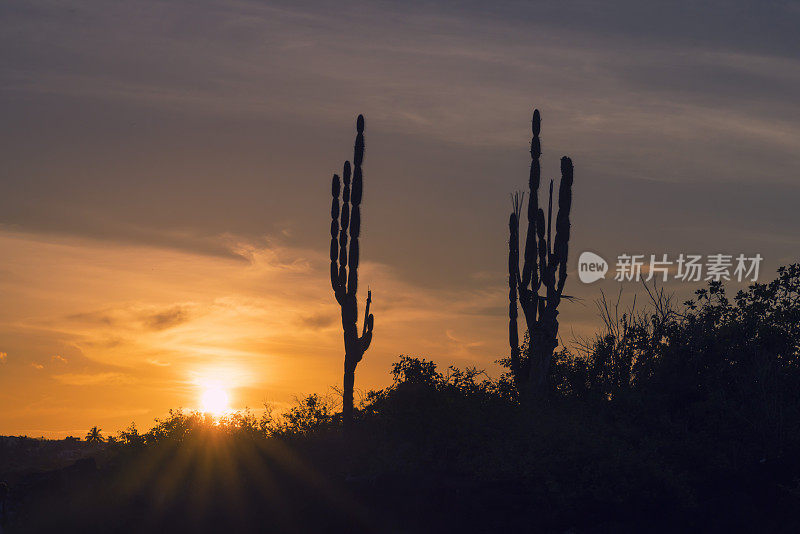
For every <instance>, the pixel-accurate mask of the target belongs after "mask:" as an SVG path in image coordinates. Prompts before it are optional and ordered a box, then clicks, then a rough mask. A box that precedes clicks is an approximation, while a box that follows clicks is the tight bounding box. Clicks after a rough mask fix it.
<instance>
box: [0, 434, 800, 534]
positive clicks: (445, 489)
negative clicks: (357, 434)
mask: <svg viewBox="0 0 800 534" xmlns="http://www.w3.org/2000/svg"><path fill="white" fill-rule="evenodd" d="M396 452H397V453H398V456H402V452H401V451H396ZM432 452H437V453H438V454H441V455H442V457H443V462H442V464H440V466H441V467H442V469H438V468H437V465H436V464H435V463H432V464H431V465H429V470H428V471H427V472H425V473H421V472H415V473H414V474H413V475H409V476H403V475H401V474H399V473H393V474H383V475H369V474H363V473H362V474H359V475H352V474H350V475H348V466H347V465H345V464H346V463H347V462H343V461H342V459H341V456H340V455H343V454H344V452H343V443H342V441H341V440H340V439H339V438H338V437H337V436H333V435H331V436H329V437H328V439H327V440H319V441H317V442H315V443H310V442H306V443H302V444H299V443H298V444H293V445H292V446H290V444H288V443H285V442H283V441H281V440H277V439H275V440H269V441H252V440H247V439H240V438H230V437H220V436H215V435H209V436H206V437H204V438H202V439H199V438H198V439H197V440H196V441H195V440H193V441H192V442H190V443H184V444H182V445H175V444H171V445H170V444H164V445H161V446H158V447H154V448H147V449H140V450H127V451H121V452H119V453H118V454H117V455H115V456H114V457H113V458H110V459H108V460H107V461H106V464H105V465H103V466H102V467H99V466H98V465H97V463H96V462H95V461H93V460H91V459H84V460H80V461H79V462H78V463H76V464H74V465H72V466H70V467H67V468H64V469H62V470H58V471H50V472H46V473H43V474H38V475H29V476H27V477H23V478H22V479H20V480H19V481H18V482H17V484H16V485H15V486H14V487H13V488H12V496H11V497H12V502H13V507H14V513H15V515H16V517H14V521H13V523H12V524H10V525H8V526H7V531H8V532H225V531H227V532H457V531H461V532H501V531H510V530H511V529H514V530H515V531H523V532H531V531H542V532H565V531H571V532H642V531H648V532H687V531H689V532H737V531H751V532H755V531H759V532H797V531H798V530H800V512H799V511H798V510H800V498H799V495H798V492H797V488H794V489H793V488H791V487H790V485H789V484H791V483H792V481H791V477H789V476H788V473H789V472H790V471H792V470H794V469H796V466H787V465H770V464H769V463H766V462H765V463H757V464H754V465H752V466H749V467H747V468H746V470H743V471H741V472H740V473H739V475H740V476H738V477H737V478H735V479H727V480H726V479H717V480H714V479H708V480H705V481H704V484H703V485H702V487H697V488H696V489H698V490H699V491H698V493H697V494H696V495H695V496H694V502H679V499H678V500H676V495H674V494H673V495H671V496H670V491H669V490H665V489H664V488H663V487H659V486H663V484H664V480H660V479H653V480H651V481H647V480H638V481H637V480H628V483H629V484H639V485H640V487H639V488H638V490H639V491H641V492H642V493H641V494H639V495H631V494H630V488H625V487H620V488H619V491H620V495H621V496H622V497H623V498H622V499H619V500H616V499H614V496H613V495H608V496H606V497H607V498H604V497H603V496H601V495H600V494H598V493H597V491H596V488H590V487H577V486H576V487H572V488H565V487H558V486H556V484H558V483H559V481H557V480H553V479H552V478H548V479H544V478H535V477H531V478H518V479H514V478H506V479H494V480H491V479H482V478H480V477H478V476H475V475H474V474H472V475H464V474H458V473H448V472H447V471H446V466H447V464H448V462H447V460H446V456H447V455H457V454H459V451H457V450H453V451H445V450H441V451H432ZM310 457H313V458H314V459H315V462H311V461H309V458H310ZM351 461H352V462H355V463H358V462H359V460H358V458H354V459H351ZM606 461H609V462H615V461H616V460H615V459H611V458H609V459H606ZM572 468H573V469H575V470H576V471H578V472H580V471H591V470H592V467H591V466H580V465H575V466H572ZM549 476H550V475H549V474H548V477H549ZM628 476H634V475H633V474H630V475H628ZM578 478H580V479H581V480H582V481H583V483H584V484H586V483H589V484H591V477H589V479H587V478H586V476H585V473H584V474H579V475H578ZM625 478H626V477H625V476H622V477H618V479H617V481H616V483H620V484H624V483H625V482H624V479H625ZM561 483H563V482H561ZM598 485H599V486H602V485H603V483H602V481H598ZM650 485H652V487H649V486H650ZM611 489H612V491H613V488H611ZM571 492H574V494H570V493H571ZM648 492H649V494H648ZM656 496H657V497H658V498H659V499H663V501H659V500H654V499H653V497H656Z"/></svg>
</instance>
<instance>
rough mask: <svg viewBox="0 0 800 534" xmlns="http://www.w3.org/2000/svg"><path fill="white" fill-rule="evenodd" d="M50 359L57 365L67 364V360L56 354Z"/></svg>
mask: <svg viewBox="0 0 800 534" xmlns="http://www.w3.org/2000/svg"><path fill="white" fill-rule="evenodd" d="M50 359H51V360H53V361H54V362H57V363H67V359H66V358H64V357H63V356H59V355H58V354H56V355H55V356H53V357H52V358H50Z"/></svg>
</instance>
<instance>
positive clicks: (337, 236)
mask: <svg viewBox="0 0 800 534" xmlns="http://www.w3.org/2000/svg"><path fill="white" fill-rule="evenodd" d="M356 130H357V132H358V133H357V134H356V143H355V148H354V150H353V174H352V178H353V183H352V188H351V185H350V162H349V161H345V162H344V169H343V171H342V181H343V182H344V189H343V191H342V200H341V207H340V205H339V190H340V188H341V186H340V183H339V175H337V174H334V175H333V183H332V185H331V194H332V196H333V200H332V202H331V285H332V286H333V294H334V296H335V297H336V302H338V303H339V306H340V307H341V309H342V330H343V331H344V384H343V388H342V419H343V424H344V427H345V429H347V428H349V427H350V426H351V425H352V423H353V387H354V384H355V377H356V366H357V365H358V362H360V361H361V358H363V356H364V352H366V350H367V349H368V348H369V344H370V342H371V341H372V327H373V323H374V318H373V316H372V314H371V313H370V312H369V305H370V304H371V303H372V292H371V291H367V305H366V310H365V311H364V325H363V329H362V331H361V335H360V336H359V335H358V326H357V324H356V323H357V321H358V300H357V299H356V293H357V291H358V235H359V233H360V231H361V196H362V192H363V176H362V173H361V164H362V162H363V161H364V117H363V116H362V115H359V116H358V120H357V121H356ZM348 231H349V237H350V243H349V252H348V242H347V241H348Z"/></svg>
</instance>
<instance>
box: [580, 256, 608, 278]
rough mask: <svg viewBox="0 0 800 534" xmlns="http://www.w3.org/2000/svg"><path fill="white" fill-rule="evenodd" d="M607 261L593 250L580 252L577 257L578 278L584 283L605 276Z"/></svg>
mask: <svg viewBox="0 0 800 534" xmlns="http://www.w3.org/2000/svg"><path fill="white" fill-rule="evenodd" d="M607 272H608V262H606V260H604V259H603V258H601V257H600V256H598V255H597V254H595V253H594V252H589V251H586V252H582V253H581V255H580V257H579V258H578V278H579V279H580V281H581V282H583V283H584V284H591V283H592V282H596V281H598V280H600V279H601V278H605V277H606V273H607Z"/></svg>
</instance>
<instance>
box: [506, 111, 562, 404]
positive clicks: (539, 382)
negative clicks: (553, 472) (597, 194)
mask: <svg viewBox="0 0 800 534" xmlns="http://www.w3.org/2000/svg"><path fill="white" fill-rule="evenodd" d="M540 127H541V117H540V115H539V110H538V109H537V110H534V112H533V120H532V122H531V130H532V132H533V137H532V139H531V170H530V180H529V188H530V191H529V194H528V213H527V217H528V231H527V236H526V239H525V256H524V263H523V267H522V275H521V276H520V273H519V214H520V209H519V208H520V206H519V204H520V203H519V198H518V197H515V198H514V212H513V213H512V214H511V217H510V219H509V252H508V273H509V280H508V285H509V293H508V298H509V344H510V345H511V370H512V374H513V375H514V380H515V381H516V383H517V385H519V386H522V385H524V384H528V383H530V385H531V386H532V388H533V389H541V388H542V387H543V386H544V384H545V383H546V379H547V375H548V373H549V370H550V361H551V360H552V358H553V351H554V350H555V348H556V347H557V346H558V319H557V317H558V305H559V303H560V302H561V298H562V296H563V292H564V283H565V282H566V279H567V252H568V244H569V232H570V222H569V212H570V208H571V206H572V175H573V169H572V160H570V159H569V158H567V157H563V158H561V184H560V186H559V189H558V214H557V215H556V224H555V226H556V236H555V242H552V226H553V225H552V216H553V181H552V180H551V181H550V194H549V200H548V206H547V221H546V222H545V213H544V210H542V208H540V207H539V185H540V182H541V169H540V166H539V157H540V156H541V154H542V150H541V144H540V142H539V130H540ZM542 286H544V294H543V295H541V294H540V290H541V289H542ZM517 300H519V304H520V307H521V308H522V311H523V314H524V315H525V322H526V324H527V327H528V335H529V342H528V346H527V353H526V354H524V355H521V354H520V350H519V335H518V333H517V319H516V318H517Z"/></svg>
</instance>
